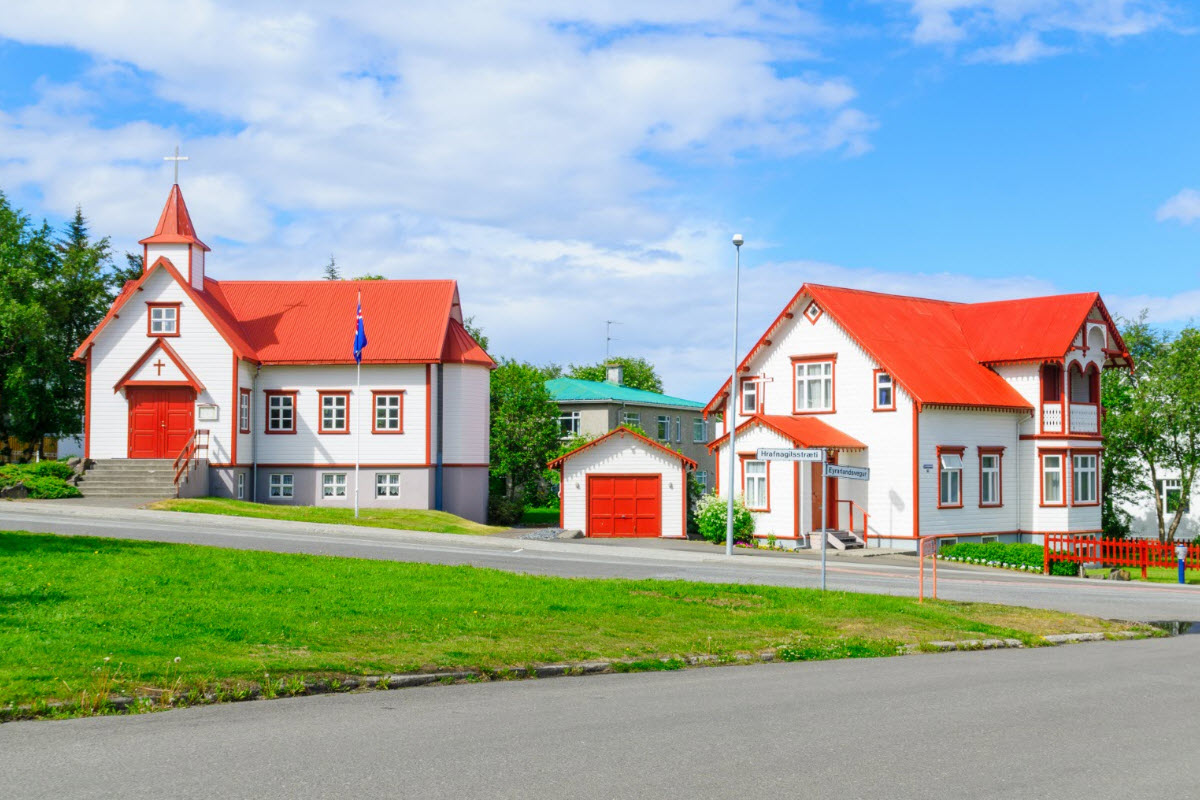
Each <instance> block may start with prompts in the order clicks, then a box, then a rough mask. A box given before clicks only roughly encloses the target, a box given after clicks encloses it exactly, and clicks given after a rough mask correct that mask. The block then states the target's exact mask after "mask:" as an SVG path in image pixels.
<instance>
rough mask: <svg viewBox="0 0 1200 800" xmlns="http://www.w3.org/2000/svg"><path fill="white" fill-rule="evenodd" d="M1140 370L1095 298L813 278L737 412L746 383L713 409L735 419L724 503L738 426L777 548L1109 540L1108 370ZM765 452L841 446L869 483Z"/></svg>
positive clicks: (751, 486) (766, 337)
mask: <svg viewBox="0 0 1200 800" xmlns="http://www.w3.org/2000/svg"><path fill="white" fill-rule="evenodd" d="M1131 366H1132V361H1131V359H1130V357H1129V353H1128V350H1127V349H1126V347H1125V344H1124V343H1123V342H1122V341H1121V337H1120V335H1119V334H1118V332H1117V329H1116V327H1115V325H1114V324H1113V322H1112V319H1111V317H1110V316H1109V314H1108V312H1107V311H1106V310H1105V307H1104V303H1103V301H1102V300H1101V299H1100V296H1099V295H1098V294H1096V293H1094V292H1093V293H1086V294H1072V295H1059V296H1053V297H1036V298H1028V299H1022V300H1009V301H1003V302H991V303H951V302H946V301H941V300H927V299H922V298H916V297H901V296H896V295H887V294H878V293H874V292H865V291H857V290H852V289H841V288H834V287H830V286H819V285H814V284H807V285H805V286H803V287H801V288H800V291H798V292H797V293H796V295H795V296H794V297H792V299H791V300H790V301H789V302H788V304H787V305H786V306H785V307H784V309H783V311H782V312H780V314H779V315H778V317H776V319H775V321H774V322H773V323H772V324H771V326H770V328H768V329H767V331H766V332H765V333H764V334H763V335H762V337H761V338H760V339H759V340H758V341H757V342H756V343H755V344H754V346H753V347H752V348H751V350H750V352H749V354H747V356H746V357H745V359H743V360H742V362H741V364H740V365H739V367H738V372H737V375H738V385H737V388H736V393H735V400H736V402H735V403H734V408H733V409H732V413H730V410H729V408H728V404H729V403H728V401H729V391H730V382H729V381H726V382H725V385H724V386H723V387H722V388H721V390H720V391H718V392H717V394H716V395H715V396H714V397H713V399H712V400H711V401H710V402H709V404H708V406H707V407H706V413H714V412H722V413H723V422H722V423H721V425H720V426H719V427H718V431H717V433H718V438H717V439H716V440H715V441H713V442H712V443H711V444H710V447H711V448H712V449H713V450H715V451H716V454H717V459H716V460H717V483H718V491H719V492H721V493H725V492H727V491H728V487H729V486H730V483H731V481H730V479H729V475H728V474H727V473H728V458H729V449H728V443H729V436H728V427H727V426H728V424H729V423H730V422H732V423H733V424H736V426H737V430H736V437H735V444H734V447H735V450H736V462H737V467H736V471H735V473H734V475H733V476H732V485H733V486H734V488H735V491H736V492H737V493H738V494H739V495H744V497H745V499H746V502H747V505H748V506H749V507H750V508H751V509H752V510H753V511H754V516H755V521H756V536H758V537H761V538H766V537H768V536H772V535H773V536H774V537H775V539H776V540H777V541H779V542H780V543H783V544H789V545H791V546H804V545H811V544H812V543H813V542H814V541H818V542H819V536H820V531H821V530H822V529H827V530H831V531H834V532H833V533H830V534H828V541H829V543H830V544H832V545H833V546H835V547H854V546H862V545H864V544H866V545H867V546H885V547H888V546H910V545H911V544H912V542H913V540H914V539H916V538H918V537H923V536H931V535H938V536H942V537H946V538H969V540H971V541H979V540H985V541H987V540H992V539H995V540H1000V541H1026V542H1029V541H1032V542H1041V541H1042V536H1043V535H1044V534H1046V533H1067V532H1069V533H1075V534H1094V533H1099V532H1100V471H1101V469H1102V458H1101V454H1102V449H1103V448H1102V438H1101V435H1100V419H1101V415H1102V413H1103V411H1102V409H1101V407H1100V388H1099V383H1100V381H1099V378H1100V371H1101V370H1103V369H1107V368H1113V367H1125V368H1128V367H1131ZM759 448H778V449H788V448H827V449H828V454H829V455H828V457H829V460H830V461H831V462H836V463H838V464H842V465H847V466H858V467H868V468H869V470H870V474H869V479H868V480H847V479H843V478H826V479H824V480H822V477H821V473H822V468H821V465H820V464H816V463H800V462H787V461H764V460H759V459H758V458H756V455H757V451H758V449H759ZM822 482H823V483H824V486H822ZM822 492H824V499H825V503H824V508H825V518H824V525H822V518H821V508H822ZM814 531H816V532H817V533H816V535H814Z"/></svg>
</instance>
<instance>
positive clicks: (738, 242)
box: [733, 233, 746, 247]
mask: <svg viewBox="0 0 1200 800" xmlns="http://www.w3.org/2000/svg"><path fill="white" fill-rule="evenodd" d="M745 241H746V240H745V239H743V238H742V235H741V234H740V233H735V234H734V235H733V246H734V247H741V246H742V243H743V242H745Z"/></svg>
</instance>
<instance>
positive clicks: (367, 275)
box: [351, 272, 486, 349]
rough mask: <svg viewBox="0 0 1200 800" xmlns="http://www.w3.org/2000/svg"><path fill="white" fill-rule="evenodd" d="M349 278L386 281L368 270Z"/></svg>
mask: <svg viewBox="0 0 1200 800" xmlns="http://www.w3.org/2000/svg"><path fill="white" fill-rule="evenodd" d="M351 280H355V281H386V280H387V278H385V277H383V276H382V275H380V274H379V273H378V272H368V273H367V274H365V275H359V276H358V277H357V278H351ZM485 349H486V348H485Z"/></svg>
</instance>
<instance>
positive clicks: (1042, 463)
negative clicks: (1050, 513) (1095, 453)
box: [1038, 447, 1071, 508]
mask: <svg viewBox="0 0 1200 800" xmlns="http://www.w3.org/2000/svg"><path fill="white" fill-rule="evenodd" d="M1070 455H1071V451H1070V450H1069V449H1068V448H1065V447H1063V448H1058V447H1048V448H1038V506H1039V507H1040V508H1066V506H1067V498H1068V497H1070V496H1071V473H1070V470H1069V469H1068V468H1067V462H1068V460H1069V459H1070ZM1046 456H1061V457H1062V459H1061V461H1060V462H1059V463H1060V464H1061V465H1062V478H1061V481H1060V483H1061V484H1062V502H1059V503H1047V502H1046Z"/></svg>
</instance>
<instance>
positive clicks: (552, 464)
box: [546, 425, 696, 469]
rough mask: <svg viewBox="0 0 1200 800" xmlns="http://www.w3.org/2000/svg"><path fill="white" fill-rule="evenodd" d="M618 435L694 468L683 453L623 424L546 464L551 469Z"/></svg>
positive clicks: (693, 463)
mask: <svg viewBox="0 0 1200 800" xmlns="http://www.w3.org/2000/svg"><path fill="white" fill-rule="evenodd" d="M618 435H619V436H625V435H629V436H632V437H633V438H635V439H637V440H639V441H641V442H644V443H645V444H648V445H650V447H652V448H654V449H655V450H658V451H660V452H663V453H666V454H667V455H669V456H671V457H672V458H677V459H679V460H680V461H682V462H683V463H684V464H686V465H689V466H691V467H692V469H695V468H696V462H695V461H693V460H692V459H690V458H688V457H687V456H685V455H684V454H683V453H680V452H677V451H675V450H672V449H671V448H669V447H663V446H662V445H661V444H659V443H658V442H656V441H654V440H653V439H647V438H646V437H645V436H642V435H641V434H640V433H635V432H634V431H631V430H630V429H629V428H626V427H625V426H624V425H622V426H620V427H619V428H613V429H612V430H611V431H609V432H608V433H606V434H604V435H603V436H601V437H599V438H598V439H593V440H592V441H590V442H587V443H585V444H582V445H580V446H579V447H576V448H575V449H574V450H571V451H569V452H567V453H563V454H562V455H561V456H559V457H558V458H556V459H554V460H553V461H551V462H550V463H549V464H547V465H546V466H547V467H550V468H552V469H553V468H558V467H561V466H562V465H563V464H564V463H565V462H566V460H567V459H568V458H571V457H572V456H574V455H576V454H577V453H582V452H583V451H584V450H587V449H588V448H591V447H595V446H596V445H598V444H600V443H601V442H604V441H607V440H608V439H611V438H612V437H614V436H618Z"/></svg>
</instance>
